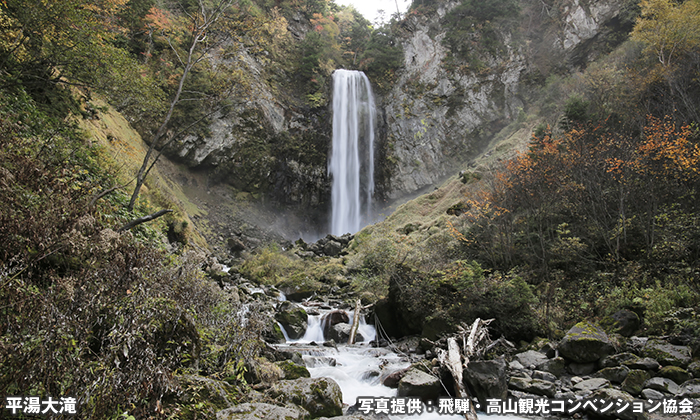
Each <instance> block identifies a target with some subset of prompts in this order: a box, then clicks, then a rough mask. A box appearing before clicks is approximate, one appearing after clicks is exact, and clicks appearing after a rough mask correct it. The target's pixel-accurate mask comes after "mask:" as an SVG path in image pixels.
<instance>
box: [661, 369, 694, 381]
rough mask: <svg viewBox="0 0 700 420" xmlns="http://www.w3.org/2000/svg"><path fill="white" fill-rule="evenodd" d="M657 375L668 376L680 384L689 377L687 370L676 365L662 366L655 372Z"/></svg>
mask: <svg viewBox="0 0 700 420" xmlns="http://www.w3.org/2000/svg"><path fill="white" fill-rule="evenodd" d="M657 375H658V376H661V377H662V378H668V379H670V380H672V381H673V382H675V383H677V384H682V383H683V382H685V381H687V380H688V379H690V378H691V375H690V373H688V371H687V370H685V369H682V368H679V367H678V366H664V367H662V368H661V369H660V370H659V371H658V372H657Z"/></svg>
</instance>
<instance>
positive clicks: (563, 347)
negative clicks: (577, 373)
mask: <svg viewBox="0 0 700 420" xmlns="http://www.w3.org/2000/svg"><path fill="white" fill-rule="evenodd" d="M557 348H558V349H559V353H560V354H561V355H562V356H564V357H565V358H567V359H569V360H573V361H574V362H576V363H589V362H596V361H598V360H600V359H602V358H604V357H606V356H607V355H609V354H612V353H613V352H614V351H615V348H614V347H613V345H612V343H611V342H610V340H609V339H608V336H607V335H606V334H605V331H603V329H602V328H600V327H599V326H598V325H596V324H592V323H590V322H585V321H584V322H579V323H578V324H576V325H574V326H573V327H572V328H571V329H570V330H569V331H568V332H567V333H566V335H565V336H564V338H563V339H562V340H561V341H560V342H559V346H558V347H557Z"/></svg>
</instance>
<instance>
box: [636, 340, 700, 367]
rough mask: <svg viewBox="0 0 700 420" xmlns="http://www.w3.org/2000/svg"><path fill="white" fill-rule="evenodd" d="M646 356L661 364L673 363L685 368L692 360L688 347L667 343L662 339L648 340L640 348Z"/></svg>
mask: <svg viewBox="0 0 700 420" xmlns="http://www.w3.org/2000/svg"><path fill="white" fill-rule="evenodd" d="M642 354H643V355H644V356H646V357H651V358H653V359H656V360H657V361H658V362H659V363H661V364H662V365H664V366H665V365H673V366H678V367H681V368H686V367H688V365H689V364H690V362H691V361H692V359H691V356H690V347H687V346H677V345H674V344H669V343H667V342H666V341H663V340H657V339H653V340H649V341H647V343H646V344H645V345H644V348H643V349H642Z"/></svg>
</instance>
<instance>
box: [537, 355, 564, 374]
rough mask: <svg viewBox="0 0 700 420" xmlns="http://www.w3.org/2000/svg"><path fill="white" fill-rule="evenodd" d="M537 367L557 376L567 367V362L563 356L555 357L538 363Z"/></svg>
mask: <svg viewBox="0 0 700 420" xmlns="http://www.w3.org/2000/svg"><path fill="white" fill-rule="evenodd" d="M537 369H539V370H541V371H544V372H549V373H551V374H552V375H554V376H556V377H560V376H561V375H562V374H563V373H564V370H565V369H566V362H565V361H564V358H563V357H555V358H553V359H547V360H545V361H544V362H542V363H540V364H539V365H537Z"/></svg>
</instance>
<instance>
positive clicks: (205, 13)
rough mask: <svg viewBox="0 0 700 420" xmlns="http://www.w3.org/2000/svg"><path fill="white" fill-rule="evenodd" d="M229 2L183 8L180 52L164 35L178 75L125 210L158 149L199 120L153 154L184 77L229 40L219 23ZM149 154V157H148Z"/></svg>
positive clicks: (203, 1)
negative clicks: (183, 36) (183, 38)
mask: <svg viewBox="0 0 700 420" xmlns="http://www.w3.org/2000/svg"><path fill="white" fill-rule="evenodd" d="M233 4H234V0H216V1H215V2H213V3H211V2H209V1H207V0H198V4H197V6H198V7H189V8H188V9H186V10H183V11H182V13H183V15H184V16H185V18H186V20H187V29H188V31H187V35H186V41H185V49H184V51H182V52H180V51H179V49H178V47H177V45H175V44H174V43H173V39H172V38H171V37H167V41H168V44H169V45H170V47H171V49H172V51H173V52H174V54H175V55H176V57H177V61H178V62H179V64H180V66H181V68H182V70H181V71H182V73H181V74H180V76H179V79H178V82H177V87H176V89H175V92H174V94H173V97H172V99H171V100H170V105H169V107H168V111H167V112H166V114H165V116H164V117H163V121H162V123H161V124H160V126H159V127H158V130H157V131H156V132H155V134H154V135H153V137H152V139H151V143H150V145H149V148H148V151H147V152H146V156H145V157H144V158H143V163H142V164H141V168H140V169H139V171H138V173H137V175H136V187H135V188H134V192H133V193H132V195H131V200H130V201H129V205H128V207H127V208H128V210H129V211H132V210H133V209H134V204H135V203H136V199H137V198H138V196H139V192H140V191H141V187H142V186H143V183H144V182H145V180H146V177H147V176H148V173H149V172H150V171H151V169H152V168H153V166H155V164H156V162H157V161H158V158H159V157H160V155H161V154H162V148H163V147H166V146H167V145H168V144H169V143H170V142H172V141H173V140H175V139H176V138H178V137H179V135H181V134H183V133H184V132H186V131H187V130H189V129H190V128H192V127H193V126H194V125H196V124H198V123H200V122H201V120H202V119H200V120H198V121H195V122H193V123H192V124H190V125H189V126H188V127H185V128H183V129H182V130H180V132H179V133H176V134H171V135H170V138H169V139H167V140H166V141H165V142H164V143H163V144H161V145H160V147H161V151H160V152H157V153H156V154H155V156H154V152H155V151H156V147H157V146H158V145H159V143H160V142H161V139H163V138H164V136H165V135H166V132H167V131H168V129H169V128H170V124H171V119H172V117H173V113H174V112H175V108H176V107H177V106H178V105H179V104H180V103H181V101H182V94H183V90H184V87H185V82H186V81H187V79H188V77H189V76H190V74H191V73H192V72H193V70H194V69H195V67H197V66H199V65H202V63H203V62H205V61H206V60H207V59H208V58H209V54H210V53H212V52H213V51H214V50H215V49H217V48H220V47H223V46H224V45H225V42H226V41H227V40H229V39H230V36H231V34H230V33H229V32H228V31H227V30H225V28H224V27H223V26H225V25H223V23H224V22H225V21H226V20H227V18H228V15H229V13H230V12H231V8H232V6H233ZM152 157H153V159H151V158H152Z"/></svg>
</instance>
